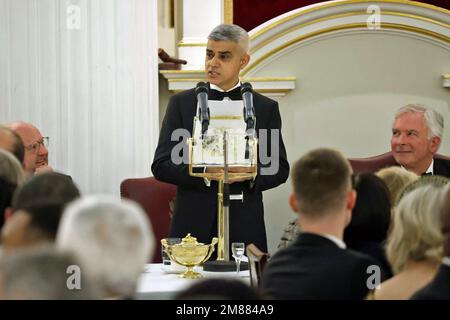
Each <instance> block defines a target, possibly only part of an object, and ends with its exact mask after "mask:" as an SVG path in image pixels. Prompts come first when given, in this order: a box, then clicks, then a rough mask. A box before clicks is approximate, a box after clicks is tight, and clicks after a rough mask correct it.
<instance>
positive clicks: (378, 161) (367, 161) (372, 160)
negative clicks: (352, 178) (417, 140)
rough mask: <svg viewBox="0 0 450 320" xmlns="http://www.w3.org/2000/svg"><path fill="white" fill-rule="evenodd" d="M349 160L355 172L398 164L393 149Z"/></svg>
mask: <svg viewBox="0 0 450 320" xmlns="http://www.w3.org/2000/svg"><path fill="white" fill-rule="evenodd" d="M434 157H435V158H439V159H447V160H450V157H446V156H443V155H441V154H436V155H435V156H434ZM348 161H350V165H351V166H352V168H353V172H354V173H355V174H358V173H364V172H371V173H374V172H376V171H378V170H380V169H382V168H385V167H390V166H394V165H396V162H395V160H394V156H393V155H392V152H391V151H389V152H386V153H383V154H380V155H377V156H373V157H368V158H349V159H348Z"/></svg>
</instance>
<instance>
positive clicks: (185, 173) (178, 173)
mask: <svg viewBox="0 0 450 320" xmlns="http://www.w3.org/2000/svg"><path fill="white" fill-rule="evenodd" d="M181 99H182V97H181V96H178V95H175V96H173V97H171V99H170V101H169V104H168V107H167V111H166V114H165V116H164V120H163V123H162V127H161V132H160V134H159V141H158V146H157V148H156V152H155V157H154V160H153V164H152V172H153V175H154V176H155V178H156V179H158V180H159V181H163V182H167V183H172V184H175V185H178V186H180V187H186V188H195V189H205V188H206V186H205V183H204V181H203V179H202V178H198V177H191V176H190V175H189V166H188V165H187V164H185V163H181V164H175V163H174V162H173V161H172V159H171V153H172V149H173V148H174V147H175V146H176V145H177V144H179V143H181V142H182V140H183V138H179V140H177V141H172V140H171V137H172V133H173V132H174V131H175V130H176V129H185V130H186V134H187V133H188V132H189V131H188V130H187V129H186V128H185V124H184V123H183V118H182V115H181V101H180V100H181ZM191 121H192V120H191ZM188 135H190V133H189V134H188ZM185 142H186V140H184V141H183V143H185ZM183 150H187V148H185V149H183ZM179 155H180V156H185V157H187V155H185V154H184V152H183V151H180V154H179Z"/></svg>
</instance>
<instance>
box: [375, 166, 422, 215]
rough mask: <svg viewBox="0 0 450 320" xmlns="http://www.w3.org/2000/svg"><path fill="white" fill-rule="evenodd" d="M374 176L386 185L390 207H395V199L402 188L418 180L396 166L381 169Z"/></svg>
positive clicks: (413, 175) (411, 173) (412, 174)
mask: <svg viewBox="0 0 450 320" xmlns="http://www.w3.org/2000/svg"><path fill="white" fill-rule="evenodd" d="M376 175H377V176H378V177H380V178H381V179H382V180H383V181H384V183H385V184H386V185H387V187H388V189H389V192H390V194H391V205H392V207H395V205H396V203H397V198H398V196H399V194H400V192H401V191H402V190H403V188H405V187H406V186H407V185H408V184H410V183H412V182H414V181H415V180H417V179H418V178H419V176H418V175H417V174H415V173H414V172H412V171H408V170H406V169H404V168H402V167H398V166H393V167H388V168H383V169H381V170H379V171H377V172H376Z"/></svg>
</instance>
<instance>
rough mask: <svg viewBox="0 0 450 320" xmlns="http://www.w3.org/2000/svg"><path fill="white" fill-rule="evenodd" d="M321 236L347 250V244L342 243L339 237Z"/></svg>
mask: <svg viewBox="0 0 450 320" xmlns="http://www.w3.org/2000/svg"><path fill="white" fill-rule="evenodd" d="M321 236H322V237H325V238H327V239H329V240H331V241H333V242H334V243H335V244H336V245H337V246H338V247H339V248H341V249H347V246H346V244H345V242H344V241H342V240H341V239H338V238H337V237H335V236H332V235H331V234H321Z"/></svg>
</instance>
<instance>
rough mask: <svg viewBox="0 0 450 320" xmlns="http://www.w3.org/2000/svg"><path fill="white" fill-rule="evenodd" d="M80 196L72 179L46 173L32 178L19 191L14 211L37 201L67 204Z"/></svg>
mask: <svg viewBox="0 0 450 320" xmlns="http://www.w3.org/2000/svg"><path fill="white" fill-rule="evenodd" d="M79 196H80V191H79V190H78V188H77V186H76V185H75V184H74V182H73V181H72V179H71V178H70V177H68V176H66V175H63V174H60V173H56V172H46V173H42V174H39V175H36V176H34V177H32V178H31V179H30V180H28V181H27V182H26V183H25V184H24V185H23V186H22V187H21V188H19V189H18V190H17V192H16V193H15V194H14V198H13V203H12V206H13V209H14V210H17V209H20V208H21V207H23V206H28V205H30V204H33V203H34V202H36V201H41V200H42V199H46V200H49V201H55V202H61V203H63V204H67V203H69V202H71V201H72V200H74V199H76V198H78V197H79Z"/></svg>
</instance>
